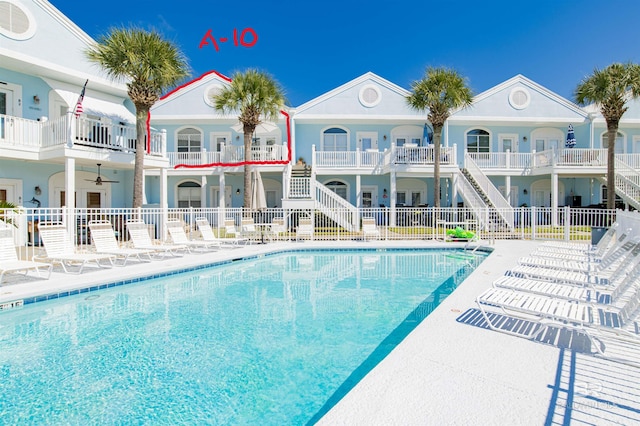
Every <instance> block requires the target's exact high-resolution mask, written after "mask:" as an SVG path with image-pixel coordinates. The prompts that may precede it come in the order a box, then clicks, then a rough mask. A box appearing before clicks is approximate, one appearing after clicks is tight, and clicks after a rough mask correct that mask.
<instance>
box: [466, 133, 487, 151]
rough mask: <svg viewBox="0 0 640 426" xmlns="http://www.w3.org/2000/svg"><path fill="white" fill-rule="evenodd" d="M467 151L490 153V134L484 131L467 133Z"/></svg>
mask: <svg viewBox="0 0 640 426" xmlns="http://www.w3.org/2000/svg"><path fill="white" fill-rule="evenodd" d="M467 151H469V152H489V132H487V131H486V130H482V129H474V130H471V131H469V132H467Z"/></svg>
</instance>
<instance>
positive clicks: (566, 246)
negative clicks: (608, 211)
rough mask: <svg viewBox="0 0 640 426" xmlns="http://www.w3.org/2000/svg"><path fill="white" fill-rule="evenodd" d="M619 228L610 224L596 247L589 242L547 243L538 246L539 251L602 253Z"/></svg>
mask: <svg viewBox="0 0 640 426" xmlns="http://www.w3.org/2000/svg"><path fill="white" fill-rule="evenodd" d="M619 228H620V224H619V223H617V222H616V223H614V224H612V225H611V226H610V227H609V229H608V230H607V232H605V234H604V235H603V236H602V238H600V241H598V244H596V245H592V244H591V243H590V242H589V243H586V242H585V243H582V242H572V241H547V242H545V243H543V244H541V245H540V247H539V250H550V251H555V250H557V249H560V250H571V251H578V252H582V253H589V252H591V253H593V252H597V251H598V250H603V251H604V250H606V249H607V247H608V246H609V245H610V244H611V243H612V241H613V239H614V236H615V235H616V234H617V233H618V231H619Z"/></svg>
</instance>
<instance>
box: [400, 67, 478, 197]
mask: <svg viewBox="0 0 640 426" xmlns="http://www.w3.org/2000/svg"><path fill="white" fill-rule="evenodd" d="M472 100H473V94H472V92H471V89H470V88H469V86H468V85H467V81H466V79H465V78H464V77H462V76H461V75H460V74H459V73H458V72H457V71H455V70H453V69H449V68H444V67H439V68H436V67H428V68H427V70H426V72H425V75H424V77H423V78H422V79H421V80H418V81H414V82H413V83H412V84H411V94H410V95H409V96H407V103H408V104H409V106H410V107H411V108H413V109H415V110H417V111H420V112H425V111H428V114H427V118H428V120H429V121H430V122H431V125H432V126H433V155H434V161H433V179H434V184H433V200H434V201H433V205H434V207H436V208H438V207H440V141H441V140H442V128H443V127H444V123H445V122H446V121H447V119H448V118H449V116H450V115H451V111H452V110H454V109H457V108H464V107H467V106H469V105H471V101H472Z"/></svg>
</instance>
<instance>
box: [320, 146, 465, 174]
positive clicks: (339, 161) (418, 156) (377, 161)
mask: <svg viewBox="0 0 640 426" xmlns="http://www.w3.org/2000/svg"><path fill="white" fill-rule="evenodd" d="M313 156H314V163H313V166H314V167H315V168H316V169H358V170H368V171H371V170H374V169H378V168H388V167H399V166H400V167H402V166H433V163H434V154H433V147H432V146H415V147H414V146H403V147H391V149H390V150H384V151H382V152H381V151H378V150H364V151H362V150H355V151H316V150H315V147H314V150H313ZM440 164H441V165H456V148H455V146H453V147H442V148H441V149H440Z"/></svg>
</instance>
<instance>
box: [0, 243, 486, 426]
mask: <svg viewBox="0 0 640 426" xmlns="http://www.w3.org/2000/svg"><path fill="white" fill-rule="evenodd" d="M484 256H486V254H483V253H478V254H476V255H470V254H462V253H459V252H456V251H453V250H417V251H416V250H396V249H393V250H391V249H387V250H379V251H378V250H356V251H335V250H332V251H297V252H285V253H279V254H274V255H268V256H263V257H259V258H254V259H249V260H243V261H238V262H233V263H230V264H226V265H222V266H216V267H212V268H208V269H201V270H195V271H191V272H188V273H183V274H180V275H171V276H168V277H163V278H158V279H153V280H149V281H145V282H141V283H138V284H132V285H127V286H120V287H115V288H111V289H107V290H101V291H98V292H95V293H85V294H81V295H77V296H70V297H65V298H61V299H57V300H52V301H46V302H41V303H35V304H31V305H27V306H24V307H23V308H19V309H17V310H11V311H6V312H1V313H0V395H2V397H1V398H0V422H1V423H4V424H14V423H22V424H24V423H25V422H26V423H32V424H41V423H49V424H59V423H69V424H87V423H92V424H96V423H99V424H115V423H118V424H132V423H136V424H150V423H154V424H157V423H164V424H176V423H191V424H194V423H215V424H255V423H260V424H278V425H280V424H304V423H307V422H309V421H314V419H317V418H318V417H319V416H320V415H321V414H322V413H323V412H324V411H326V410H328V409H329V408H330V407H331V406H332V404H334V403H335V402H337V400H339V398H340V397H341V396H342V395H344V393H346V392H347V391H348V390H349V389H350V388H351V387H352V386H353V385H354V384H355V383H357V380H359V378H360V377H361V376H363V375H364V374H366V372H367V371H369V370H370V369H371V368H372V367H373V366H375V364H377V362H379V361H380V360H381V359H382V358H383V357H384V355H386V353H388V352H389V351H390V350H391V349H392V348H393V347H394V346H395V345H396V344H397V343H398V342H399V341H400V340H401V339H402V337H404V336H405V335H406V334H407V333H408V332H409V331H410V330H411V329H413V328H414V327H415V326H416V325H417V324H418V323H419V322H420V321H421V320H422V319H423V318H424V317H425V316H426V315H428V314H429V313H430V312H431V310H433V308H435V306H437V304H438V303H439V302H440V301H441V300H442V298H444V297H446V295H447V294H449V293H450V292H451V291H452V290H453V289H454V288H455V286H456V285H457V284H458V283H459V282H460V281H461V280H462V279H464V277H465V276H466V275H467V274H468V273H469V272H470V271H471V270H472V269H473V268H474V267H475V266H477V264H478V263H479V262H481V261H482V259H483V258H484Z"/></svg>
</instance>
